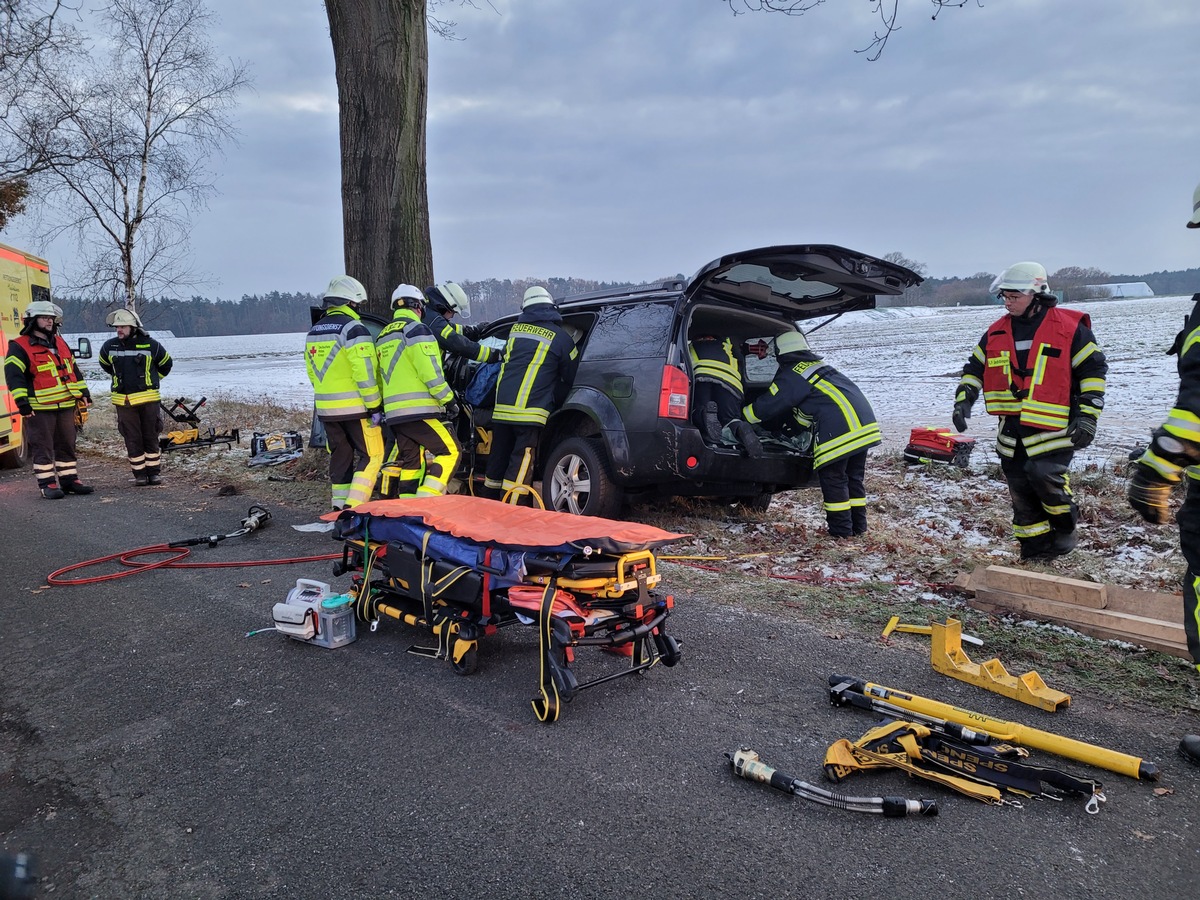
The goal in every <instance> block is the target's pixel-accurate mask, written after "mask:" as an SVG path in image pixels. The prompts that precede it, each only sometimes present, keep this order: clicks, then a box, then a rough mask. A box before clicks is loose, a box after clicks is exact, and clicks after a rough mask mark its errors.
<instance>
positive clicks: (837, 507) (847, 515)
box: [742, 331, 883, 538]
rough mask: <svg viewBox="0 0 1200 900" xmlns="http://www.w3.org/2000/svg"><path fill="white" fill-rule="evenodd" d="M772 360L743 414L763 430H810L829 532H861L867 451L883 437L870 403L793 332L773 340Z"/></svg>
mask: <svg viewBox="0 0 1200 900" xmlns="http://www.w3.org/2000/svg"><path fill="white" fill-rule="evenodd" d="M775 359H776V362H777V363H778V365H779V370H778V371H777V372H776V373H775V380H774V381H772V382H771V386H770V387H769V388H767V391H766V393H764V394H763V395H762V396H760V397H759V398H758V399H757V400H755V401H754V402H753V403H751V404H750V405H749V406H747V407H746V408H745V409H743V410H742V418H743V419H744V420H745V421H747V422H751V423H757V422H762V423H764V425H765V426H766V427H767V428H772V427H774V424H775V423H781V422H782V423H784V424H788V425H790V424H791V423H789V422H787V420H788V419H794V420H795V421H796V422H798V423H799V424H801V425H802V426H804V427H806V428H811V429H812V432H813V435H814V448H813V457H814V459H813V467H814V468H815V469H816V471H817V478H818V479H819V480H820V482H821V494H822V497H823V498H824V501H825V521H826V522H827V523H828V525H829V533H830V534H831V535H833V536H834V537H835V538H848V537H852V536H857V535H862V534H866V533H867V489H866V484H865V481H866V472H867V451H868V450H869V449H870V448H871V447H874V446H875V445H877V444H878V443H880V441H881V440H882V439H883V438H882V435H881V434H880V431H879V425H878V423H876V421H875V412H874V410H872V409H871V404H870V403H869V402H868V401H867V398H866V397H865V396H864V395H863V392H862V391H860V390H859V389H858V386H857V385H856V384H855V383H854V382H853V381H851V380H850V379H849V378H847V377H846V376H845V375H843V374H842V373H841V372H839V371H838V370H837V369H835V368H834V367H833V366H831V365H829V363H827V362H823V361H822V359H821V357H820V356H819V355H818V354H816V353H813V352H812V350H810V349H809V346H808V341H807V340H806V339H805V337H804V335H802V334H801V333H800V332H798V331H787V332H784V333H783V334H781V335H779V337H777V338H775Z"/></svg>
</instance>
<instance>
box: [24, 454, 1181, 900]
mask: <svg viewBox="0 0 1200 900" xmlns="http://www.w3.org/2000/svg"><path fill="white" fill-rule="evenodd" d="M82 468H83V471H84V473H85V475H86V476H88V477H90V478H91V480H92V481H93V482H94V483H95V484H96V486H97V488H98V491H97V493H96V494H95V495H92V496H90V497H67V498H66V499H64V500H61V501H54V502H50V501H44V500H41V499H40V498H39V497H38V496H37V494H36V492H35V490H34V487H33V482H32V477H31V476H30V475H29V474H28V473H21V472H15V473H14V472H5V473H0V510H2V514H0V536H2V538H0V539H2V541H3V544H2V546H3V559H4V565H3V571H4V582H5V590H4V592H3V602H2V605H0V679H2V681H0V842H2V849H3V850H4V851H5V852H9V853H11V852H14V851H17V850H28V851H31V852H33V853H34V854H35V855H36V858H37V861H38V864H39V868H40V870H41V873H42V876H43V881H42V884H41V885H40V890H39V894H38V896H41V897H55V898H76V897H87V898H91V897H95V898H114V900H115V898H155V900H159V898H204V900H208V898H289V900H303V898H360V897H361V898H376V897H423V898H431V897H439V898H440V897H452V898H457V897H463V898H471V897H490V898H504V897H588V898H590V897H626V896H638V897H651V898H676V897H678V898H685V897H686V898H697V897H739V898H753V897H763V898H778V897H825V898H873V897H879V898H885V897H886V898H893V897H895V896H897V895H898V894H900V895H907V894H912V893H920V894H935V895H941V896H947V895H963V896H969V897H972V898H992V897H996V898H1001V897H1003V898H1012V897H1031V898H1051V897H1054V898H1061V897H1089V898H1107V897H1114V898H1118V897H1119V898H1129V897H1139V898H1144V900H1151V898H1181V897H1195V896H1198V895H1200V888H1198V885H1200V803H1198V799H1200V769H1196V768H1192V767H1190V766H1188V765H1187V764H1185V763H1183V762H1181V761H1179V760H1178V759H1177V757H1176V756H1175V752H1174V748H1175V745H1176V743H1177V741H1178V739H1179V736H1180V734H1181V733H1182V732H1183V731H1184V730H1186V729H1191V730H1195V729H1197V728H1200V717H1197V716H1195V715H1193V716H1191V717H1190V719H1188V720H1171V719H1169V718H1166V717H1163V716H1160V715H1157V714H1154V713H1152V712H1147V711H1144V710H1129V709H1123V708H1116V707H1110V705H1109V704H1108V703H1106V702H1105V700H1104V698H1099V697H1088V696H1078V695H1076V696H1075V697H1074V698H1073V702H1072V705H1071V707H1070V709H1069V710H1067V711H1065V712H1061V713H1057V714H1051V713H1045V712H1042V711H1040V710H1037V709H1034V708H1032V707H1028V706H1023V705H1021V704H1019V703H1016V702H1015V701H1009V700H1007V699H1005V698H1002V697H998V696H996V695H993V694H989V693H986V692H984V691H982V690H980V689H978V688H974V687H972V686H969V685H965V684H962V683H959V682H956V681H951V680H949V679H945V678H942V677H941V676H939V675H936V674H935V673H933V672H932V670H931V669H930V667H929V664H928V657H927V655H926V654H925V653H923V652H922V650H921V645H920V642H919V641H920V639H919V638H904V639H903V640H902V641H900V642H898V643H897V644H896V645H893V646H886V645H884V644H882V643H881V642H880V641H878V640H876V639H874V638H873V637H872V636H869V635H862V636H855V635H841V636H838V635H829V634H826V633H823V632H822V631H821V630H820V629H818V628H816V627H813V626H811V625H809V624H807V623H804V622H801V621H785V620H779V619H776V618H773V617H769V616H765V615H762V614H754V613H751V612H747V611H744V610H743V609H741V608H740V607H739V606H738V605H737V598H733V597H720V598H711V597H701V596H679V597H678V598H677V599H678V606H677V610H676V614H675V616H674V617H673V619H672V625H673V626H674V627H673V633H674V634H675V635H676V636H677V637H679V638H680V640H681V641H682V642H683V654H684V656H683V660H682V661H681V662H680V664H679V665H678V666H676V667H674V668H672V669H666V668H663V667H657V668H655V669H653V670H651V671H650V672H648V673H646V674H644V675H641V676H633V677H630V678H626V679H618V680H617V681H615V682H612V683H609V684H606V685H601V686H598V687H596V688H594V689H592V690H588V691H585V692H583V693H582V694H580V695H579V696H578V697H577V698H576V699H575V701H574V702H572V703H571V704H569V705H568V706H566V707H565V709H564V712H563V715H562V717H561V719H560V720H559V722H558V723H556V724H554V725H542V724H540V723H538V721H537V720H536V718H535V717H534V715H533V712H532V709H531V707H530V704H529V700H530V698H532V697H533V695H534V693H535V689H536V679H537V641H536V633H535V631H534V629H510V630H508V631H506V632H502V633H501V634H499V635H497V636H495V637H492V638H488V639H485V641H484V643H483V644H482V645H481V652H480V667H479V671H478V672H477V673H476V674H474V675H472V676H469V677H461V676H457V675H455V674H454V673H453V672H452V671H451V670H450V668H449V667H448V666H447V665H446V664H445V663H439V662H435V661H431V660H428V659H424V658H421V657H419V656H416V655H412V654H408V653H406V652H405V651H406V650H407V648H409V647H410V646H412V645H413V644H427V643H429V641H428V639H427V637H426V636H425V635H424V634H422V633H420V632H418V631H416V630H414V629H410V628H407V627H406V626H403V625H400V624H398V623H395V622H391V621H387V622H384V623H383V624H382V625H381V626H380V628H379V630H378V631H377V632H375V633H373V634H372V633H368V632H367V631H366V629H360V636H359V639H358V640H357V642H355V643H353V644H351V645H349V646H348V647H345V648H341V649H337V650H326V649H321V648H317V647H313V646H309V645H305V644H301V643H298V642H295V641H292V640H290V639H288V638H285V637H283V636H281V635H279V634H277V633H274V632H265V633H261V634H257V635H254V636H252V637H247V632H249V631H252V630H253V629H256V628H263V627H267V626H269V625H270V624H271V607H272V605H273V604H274V603H275V602H276V601H278V600H282V599H283V598H284V597H285V596H286V594H287V592H288V590H289V589H290V588H291V587H292V586H294V583H295V580H296V579H297V578H319V579H321V580H329V581H331V582H332V583H333V584H334V585H335V586H340V587H345V586H348V583H349V579H348V577H343V578H341V579H333V578H332V576H331V575H330V568H329V566H330V564H329V563H325V562H321V563H308V564H291V565H286V566H273V567H261V568H244V567H243V568H199V569H172V570H165V569H164V570H157V571H151V572H140V573H138V574H136V575H134V576H133V577H129V578H123V579H118V580H112V581H105V582H101V583H98V584H94V585H86V586H69V587H46V586H45V578H46V575H47V574H48V573H50V572H51V571H52V570H55V569H57V568H59V567H61V566H63V565H67V564H70V563H74V562H78V561H82V560H87V559H92V558H95V557H100V556H106V555H108V554H111V553H114V552H117V551H120V550H126V549H131V548H136V547H143V546H148V545H154V544H159V543H163V542H166V541H172V540H178V539H183V538H190V537H196V536H201V535H207V534H219V533H225V532H228V531H231V530H233V529H234V528H236V527H237V525H238V523H239V521H240V520H241V518H242V517H243V516H244V515H245V513H246V510H247V508H248V506H249V505H250V504H251V503H252V502H255V501H256V500H257V499H258V498H255V497H247V496H235V497H216V496H213V495H212V493H211V490H209V492H208V493H207V494H197V493H195V489H194V488H185V487H184V486H183V485H175V484H171V483H167V484H165V485H164V486H162V487H160V488H141V489H135V488H132V487H130V486H128V484H127V477H128V475H127V472H126V471H125V470H124V467H123V466H121V465H118V464H117V463H103V462H95V461H89V460H85V461H84V464H83V467H82ZM267 505H268V507H269V508H270V510H271V512H272V516H273V518H272V519H271V521H270V523H269V524H268V526H267V527H265V528H264V529H262V530H260V531H258V532H256V533H254V534H253V535H250V536H248V537H244V538H237V539H230V540H228V541H224V542H221V543H219V544H218V546H216V547H208V546H206V545H205V546H200V547H197V548H195V549H194V550H193V552H192V555H191V557H190V558H189V561H191V562H231V561H239V560H240V561H244V560H250V559H278V558H294V557H297V556H308V555H319V554H323V553H328V552H333V551H335V550H336V549H337V547H338V546H339V545H338V544H336V542H334V541H332V540H330V539H329V537H328V536H326V535H319V534H302V533H299V532H296V531H294V530H293V529H291V528H290V527H289V526H290V525H291V524H294V523H302V522H306V521H310V520H311V516H310V514H309V513H307V512H305V511H303V510H295V509H288V508H285V507H281V506H277V505H272V504H267ZM92 571H93V572H97V573H98V572H103V571H113V570H112V569H111V568H109V569H103V568H101V569H96V570H92ZM663 571H664V574H665V578H664V587H665V588H666V589H667V590H670V588H671V585H670V576H671V571H672V570H671V567H670V566H669V565H664V567H663ZM81 574H90V573H81ZM753 588H754V586H753V584H748V585H747V586H746V589H747V590H751V591H752V590H753ZM618 664H619V663H618V660H616V659H615V658H613V657H611V656H609V655H606V654H600V653H599V652H592V653H590V654H589V653H586V652H584V651H581V652H580V655H579V659H578V660H577V662H576V665H575V671H576V673H577V674H578V675H579V676H580V677H581V678H586V677H591V676H592V675H595V674H600V673H602V672H605V671H608V670H609V669H611V667H612V666H615V665H618ZM834 672H839V673H846V674H852V675H856V676H861V677H865V678H867V679H868V680H871V681H874V682H877V683H881V684H886V685H891V686H893V687H900V688H904V689H907V690H911V691H913V692H915V693H920V694H923V695H925V696H930V697H937V698H939V699H942V700H945V701H947V702H951V703H954V704H957V705H960V706H963V707H967V708H971V709H977V710H979V711H981V712H984V713H987V714H990V715H994V716H998V717H1001V718H1007V719H1015V720H1019V721H1022V722H1024V723H1025V724H1028V725H1032V726H1035V727H1039V728H1043V729H1049V730H1054V731H1057V732H1058V733H1060V734H1064V735H1067V736H1070V737H1074V738H1077V739H1080V740H1084V741H1090V742H1093V743H1097V744H1100V745H1102V746H1106V747H1110V748H1112V749H1114V750H1119V751H1122V752H1125V753H1130V754H1133V755H1135V756H1139V757H1144V758H1146V759H1149V760H1152V761H1154V762H1156V763H1157V764H1158V765H1159V766H1160V767H1161V768H1162V770H1163V775H1162V779H1161V780H1160V781H1159V782H1158V783H1157V784H1152V783H1147V782H1138V781H1135V780H1132V779H1130V778H1127V777H1124V776H1120V775H1116V774H1113V773H1108V772H1103V771H1101V770H1098V769H1092V768H1090V767H1088V766H1086V765H1082V764H1080V763H1074V762H1070V761H1065V760H1061V759H1058V758H1056V757H1052V756H1049V755H1048V754H1045V753H1039V752H1036V751H1035V753H1034V759H1035V760H1037V761H1040V762H1042V763H1044V764H1048V765H1058V766H1060V767H1062V768H1065V769H1068V770H1071V771H1074V772H1077V773H1079V774H1083V775H1088V776H1090V777H1093V778H1097V779H1099V780H1101V781H1103V782H1104V784H1105V793H1106V795H1107V798H1108V802H1107V803H1106V804H1105V805H1104V807H1103V808H1102V811H1101V812H1100V813H1099V814H1098V815H1095V816H1090V815H1087V814H1086V813H1085V812H1084V809H1083V807H1082V804H1081V803H1077V802H1071V803H1054V802H1028V803H1026V804H1025V805H1024V807H1023V808H1019V809H1018V808H1014V807H1007V806H1006V807H989V806H985V805H983V804H981V803H978V802H975V801H971V800H969V799H966V798H964V797H960V796H958V795H956V794H952V793H950V792H949V791H947V790H944V789H942V788H940V787H937V786H935V785H931V784H928V783H919V782H910V781H908V780H907V779H906V778H905V777H904V776H902V775H900V774H898V773H886V774H862V775H859V776H856V777H855V780H851V781H849V782H848V783H847V785H846V789H847V790H848V792H850V793H856V794H867V795H873V794H902V795H906V796H910V797H917V796H920V797H933V798H936V799H937V800H938V801H939V804H940V806H941V815H940V816H939V817H937V818H934V819H899V820H898V819H884V818H883V817H880V816H870V815H864V814H859V813H853V812H847V811H840V810H836V809H831V808H828V807H824V806H818V805H816V804H813V803H810V802H807V801H804V800H801V799H799V798H795V797H791V796H787V795H785V794H782V793H779V792H776V791H772V790H771V789H769V788H767V787H765V786H763V785H759V784H751V783H749V782H745V781H740V780H737V779H735V778H734V777H733V776H732V775H731V773H730V769H729V766H728V763H727V762H726V760H725V758H724V756H723V754H724V752H725V751H728V750H733V749H735V748H737V747H741V746H749V747H753V748H754V749H755V750H757V751H758V752H759V753H760V754H761V756H762V757H763V759H764V760H765V761H767V762H769V763H771V764H773V765H776V766H778V767H779V768H781V769H783V770H785V771H787V772H789V773H790V774H792V775H795V776H797V777H800V778H803V779H805V780H808V781H810V782H812V783H814V784H820V785H823V786H827V787H832V785H829V784H827V783H826V782H824V780H823V777H822V775H821V768H820V765H821V760H822V758H823V755H824V752H825V749H826V747H827V746H828V745H829V744H830V743H832V742H833V741H834V740H836V739H838V738H840V737H856V736H858V735H859V734H861V733H862V732H864V731H865V730H867V728H868V727H869V725H870V724H871V721H872V720H871V717H870V716H869V715H868V714H867V713H863V712H859V711H854V710H848V709H834V708H832V707H830V706H829V704H828V702H827V692H826V688H825V685H826V679H827V677H828V675H829V674H830V673H834ZM1156 788H1159V789H1161V790H1160V792H1156V790H1155V789H1156Z"/></svg>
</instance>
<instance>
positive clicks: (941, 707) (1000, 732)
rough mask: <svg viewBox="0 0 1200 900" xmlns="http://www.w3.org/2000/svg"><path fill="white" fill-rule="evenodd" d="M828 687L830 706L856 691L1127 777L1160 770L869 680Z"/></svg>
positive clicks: (834, 679)
mask: <svg viewBox="0 0 1200 900" xmlns="http://www.w3.org/2000/svg"><path fill="white" fill-rule="evenodd" d="M829 687H830V690H829V702H830V703H832V704H833V705H834V706H844V705H846V704H848V703H852V704H853V705H859V704H858V703H857V702H855V701H853V700H852V699H851V698H852V697H853V696H854V695H855V694H857V695H861V696H863V697H866V698H868V699H870V700H882V701H884V702H885V703H888V704H890V705H891V706H895V707H899V708H901V709H904V710H911V711H912V712H915V713H918V714H920V715H922V716H924V717H927V718H929V717H933V718H936V719H941V720H945V721H947V722H956V723H958V724H960V725H965V726H967V727H968V728H970V729H971V730H972V731H975V732H981V733H983V734H987V735H990V736H991V737H992V738H994V739H998V740H1001V741H1009V742H1011V743H1014V744H1020V745H1021V746H1024V747H1032V748H1034V749H1037V750H1045V751H1046V752H1047V753H1053V754H1055V755H1056V756H1061V757H1064V758H1066V759H1074V760H1077V761H1079V762H1083V763H1087V764H1089V765H1093V766H1097V767H1098V768H1101V769H1107V770H1108V771H1110V772H1116V773H1117V774H1118V775H1126V776H1128V777H1129V778H1139V779H1143V780H1146V781H1157V780H1158V777H1159V774H1160V773H1159V769H1158V766H1156V765H1155V764H1154V763H1152V762H1149V761H1148V760H1144V759H1139V758H1137V757H1136V756H1129V755H1127V754H1125V753H1118V752H1117V751H1115V750H1108V749H1106V748H1104V747H1097V746H1095V745H1094V744H1087V743H1084V742H1083V741H1077V740H1073V739H1072V738H1066V737H1062V736H1061V735H1057V734H1053V733H1051V732H1049V731H1041V730H1040V729H1037V728H1031V727H1029V726H1028V725H1022V724H1020V723H1019V722H1008V721H1005V720H1003V719H994V718H992V717H991V716H986V715H984V714H983V713H977V712H972V711H971V710H969V709H962V708H960V707H957V706H951V705H950V704H948V703H941V702H939V701H937V700H930V699H928V698H926V697H920V696H917V695H916V694H909V693H906V692H904V691H898V690H895V689H893V688H887V687H883V686H882V685H878V684H871V683H870V682H867V681H863V680H861V679H858V678H850V677H847V676H845V675H830V676H829Z"/></svg>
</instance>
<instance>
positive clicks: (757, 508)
mask: <svg viewBox="0 0 1200 900" xmlns="http://www.w3.org/2000/svg"><path fill="white" fill-rule="evenodd" d="M773 499H775V495H774V494H773V493H771V492H770V491H763V492H762V493H761V494H755V495H754V496H753V497H747V498H746V499H745V500H743V501H742V506H744V507H746V509H748V510H751V511H753V512H766V511H767V510H768V509H770V508H771V501H772V500H773Z"/></svg>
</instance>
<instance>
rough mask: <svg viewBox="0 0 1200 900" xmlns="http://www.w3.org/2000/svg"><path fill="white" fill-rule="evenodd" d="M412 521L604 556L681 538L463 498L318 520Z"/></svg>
mask: <svg viewBox="0 0 1200 900" xmlns="http://www.w3.org/2000/svg"><path fill="white" fill-rule="evenodd" d="M362 515H369V516H383V517H385V518H398V517H415V518H419V519H420V520H421V521H422V522H424V524H425V525H427V526H428V527H430V528H433V529H434V530H436V531H440V532H443V533H445V534H450V535H454V536H455V537H460V538H466V539H467V540H471V541H477V542H479V543H491V544H504V545H508V546H516V547H559V546H562V545H564V544H568V545H570V546H573V547H587V546H591V547H595V548H597V549H602V550H605V551H608V552H627V551H630V550H644V549H648V548H651V547H657V546H659V545H661V544H666V543H668V542H670V541H674V540H678V539H680V538H684V537H690V535H686V534H674V533H673V532H670V531H663V530H662V529H661V528H655V527H653V526H651V525H641V524H638V523H637V522H618V521H616V520H615V519H602V518H600V517H599V516H574V515H571V514H570V513H561V512H554V511H553V510H548V509H535V508H531V507H528V506H513V505H512V504H510V503H501V502H500V501H498V500H485V499H483V498H482V497H471V496H467V495H465V494H446V495H443V496H440V497H406V498H403V499H399V500H376V501H374V502H372V503H363V504H360V505H358V506H356V507H354V508H353V509H348V510H344V511H342V512H330V513H326V514H325V515H323V516H321V518H322V519H325V520H327V521H328V520H333V519H337V518H338V517H351V516H362Z"/></svg>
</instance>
